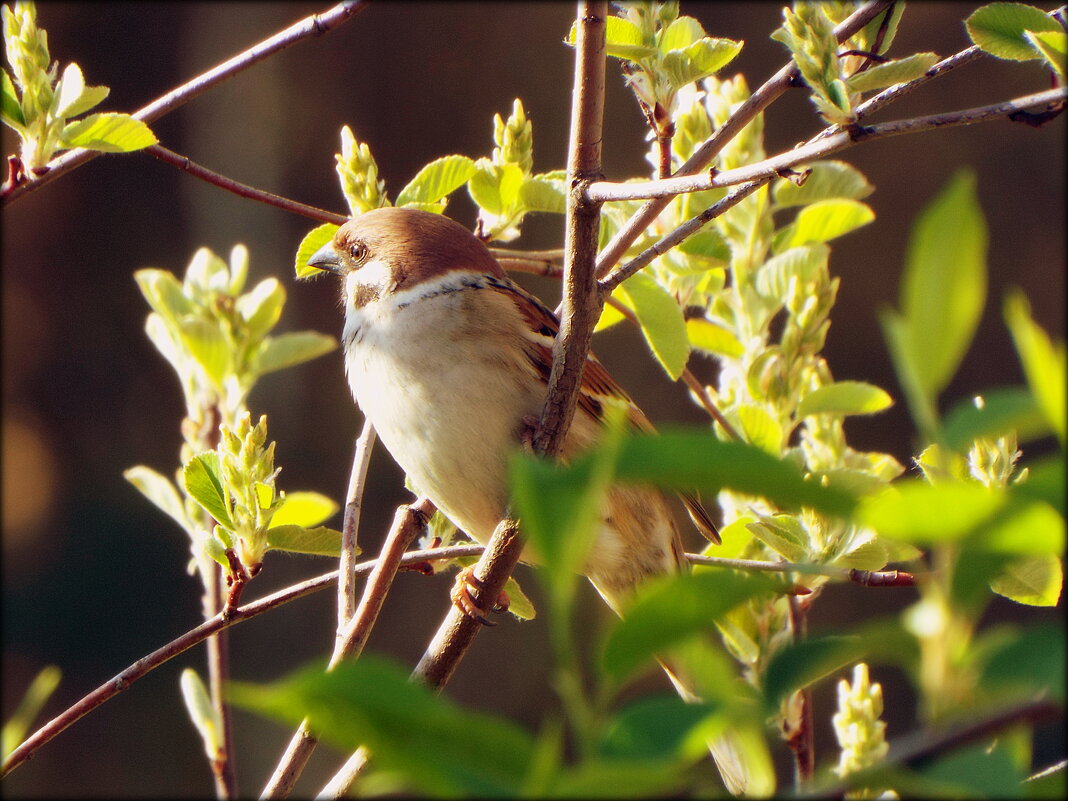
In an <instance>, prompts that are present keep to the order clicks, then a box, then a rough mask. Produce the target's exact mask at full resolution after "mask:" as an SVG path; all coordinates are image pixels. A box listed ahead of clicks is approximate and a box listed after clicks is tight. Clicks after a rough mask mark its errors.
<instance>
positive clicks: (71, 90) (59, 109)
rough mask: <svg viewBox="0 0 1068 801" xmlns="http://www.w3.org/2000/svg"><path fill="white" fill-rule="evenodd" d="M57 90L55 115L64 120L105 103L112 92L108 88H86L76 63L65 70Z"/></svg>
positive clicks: (72, 63)
mask: <svg viewBox="0 0 1068 801" xmlns="http://www.w3.org/2000/svg"><path fill="white" fill-rule="evenodd" d="M56 89H57V91H56V96H55V100H54V103H55V112H54V113H55V116H56V117H59V118H62V119H67V118H68V117H77V116H78V115H79V114H84V113H85V112H86V111H88V110H89V109H91V108H92V107H93V106H95V105H97V104H99V103H100V102H101V101H103V100H104V98H106V97H107V96H108V93H109V92H110V91H111V90H110V89H108V88H107V87H106V86H86V85H85V79H84V78H83V77H82V71H81V69H79V67H78V65H77V64H75V63H74V62H71V63H70V64H68V65H67V68H66V69H65V70H63V77H62V78H60V80H59V84H58V85H57V86H56Z"/></svg>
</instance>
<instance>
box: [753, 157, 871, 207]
mask: <svg viewBox="0 0 1068 801" xmlns="http://www.w3.org/2000/svg"><path fill="white" fill-rule="evenodd" d="M807 167H808V168H809V169H810V170H811V171H812V172H810V173H809V175H808V178H806V179H805V182H804V183H803V184H802V185H801V186H798V185H797V184H795V183H793V182H792V181H787V180H786V179H784V178H780V179H778V180H776V181H775V184H774V189H773V190H772V195H773V197H774V198H775V206H776V207H777V208H786V207H788V206H807V205H808V204H810V203H815V202H817V201H820V200H839V199H850V200H862V199H863V198H866V197H867V196H868V195H870V194H871V193H872V192H874V191H875V187H874V186H872V185H871V184H870V183H868V179H867V178H865V177H864V173H862V172H861V171H860V170H858V169H857V168H856V167H854V166H853V165H852V164H847V163H846V162H844V161H814V162H812V163H811V164H808V165H807Z"/></svg>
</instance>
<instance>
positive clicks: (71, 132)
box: [60, 112, 159, 153]
mask: <svg viewBox="0 0 1068 801" xmlns="http://www.w3.org/2000/svg"><path fill="white" fill-rule="evenodd" d="M60 140H61V142H62V143H63V146H64V147H85V148H89V149H90V150H99V151H101V152H103V153H129V152H130V151H133V150H141V149H142V148H146V147H148V146H149V145H154V144H156V143H157V142H158V141H159V140H158V139H156V135H155V134H154V133H152V129H151V128H149V127H148V126H147V125H145V124H144V123H143V122H141V121H140V120H135V119H134V118H133V117H131V116H130V115H129V114H115V113H113V112H108V113H104V114H90V115H89V116H88V117H84V118H82V119H80V120H77V121H75V122H71V123H68V124H67V125H66V126H64V128H63V134H62V135H61V137H60Z"/></svg>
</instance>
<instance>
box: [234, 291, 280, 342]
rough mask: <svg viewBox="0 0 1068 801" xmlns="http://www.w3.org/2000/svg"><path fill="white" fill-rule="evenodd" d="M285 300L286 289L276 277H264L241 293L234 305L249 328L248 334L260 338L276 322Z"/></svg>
mask: <svg viewBox="0 0 1068 801" xmlns="http://www.w3.org/2000/svg"><path fill="white" fill-rule="evenodd" d="M285 302H286V290H285V288H284V287H283V286H282V284H281V283H279V281H278V279H277V278H264V279H263V280H262V281H260V282H259V283H258V284H256V286H254V287H253V288H252V290H251V291H250V292H247V293H245V294H244V295H241V296H240V297H239V298H238V299H237V303H236V304H235V306H236V308H237V313H238V314H240V315H241V317H242V319H244V321H245V324H246V325H247V326H248V328H249V336H250V337H251V338H252V339H260V338H261V337H264V336H266V335H267V332H268V331H270V330H271V329H272V328H274V327H275V325H276V324H277V323H278V320H279V319H280V318H281V316H282V306H284V305H285Z"/></svg>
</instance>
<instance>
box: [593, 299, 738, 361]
mask: <svg viewBox="0 0 1068 801" xmlns="http://www.w3.org/2000/svg"><path fill="white" fill-rule="evenodd" d="M605 308H606V309H607V308H609V307H608V306H605ZM686 335H687V337H689V339H690V345H691V346H692V347H694V348H698V349H700V350H703V351H707V352H708V353H712V354H715V355H716V356H726V357H728V358H731V359H737V358H738V357H739V356H741V355H742V354H743V353H745V346H744V345H742V343H741V342H739V341H738V339H737V337H735V336H734V334H732V333H731V332H730V331H728V330H727V329H726V328H724V327H723V326H720V325H717V324H716V323H713V322H711V321H710V320H705V319H704V318H701V317H694V318H692V319H689V320H687V321H686Z"/></svg>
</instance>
